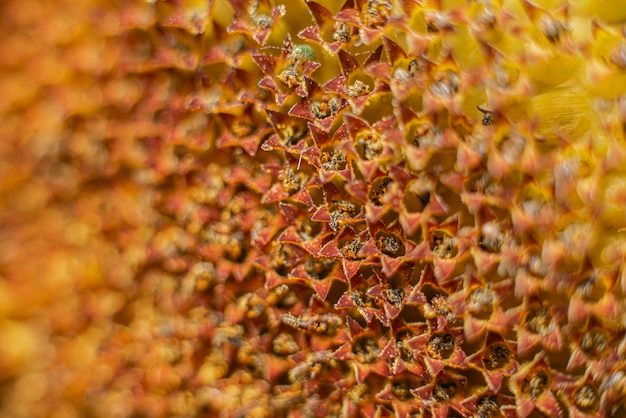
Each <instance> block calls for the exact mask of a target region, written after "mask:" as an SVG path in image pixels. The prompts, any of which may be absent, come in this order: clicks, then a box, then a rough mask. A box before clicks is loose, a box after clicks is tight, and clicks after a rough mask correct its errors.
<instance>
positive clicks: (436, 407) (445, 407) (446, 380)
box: [411, 369, 468, 418]
mask: <svg viewBox="0 0 626 418" xmlns="http://www.w3.org/2000/svg"><path fill="white" fill-rule="evenodd" d="M466 384H467V378H466V377H464V376H461V375H459V374H456V373H455V372H453V371H451V370H448V369H443V370H440V371H439V372H437V373H436V375H435V376H433V382H432V383H429V384H427V385H424V386H422V387H421V388H417V389H413V390H411V392H412V393H413V394H414V395H415V396H417V397H419V398H421V402H422V407H423V409H424V410H428V411H430V413H431V414H432V416H433V417H434V418H445V417H447V416H448V414H449V413H450V412H451V411H455V412H456V413H457V414H461V416H467V413H468V411H467V410H466V409H465V407H464V406H463V400H464V399H465V391H464V390H463V388H464V386H465V385H466Z"/></svg>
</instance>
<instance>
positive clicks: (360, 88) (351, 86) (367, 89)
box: [322, 51, 389, 114]
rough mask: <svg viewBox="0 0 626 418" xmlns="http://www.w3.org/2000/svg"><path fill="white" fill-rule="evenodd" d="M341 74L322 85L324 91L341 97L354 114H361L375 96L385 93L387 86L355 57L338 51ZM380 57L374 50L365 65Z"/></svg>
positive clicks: (371, 63) (387, 89)
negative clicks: (364, 68) (363, 67)
mask: <svg viewBox="0 0 626 418" xmlns="http://www.w3.org/2000/svg"><path fill="white" fill-rule="evenodd" d="M338 57H339V64H340V65H341V74H340V75H338V76H337V77H335V78H333V79H331V80H329V81H328V82H327V83H326V84H324V86H323V87H322V88H323V89H324V91H327V92H331V93H335V94H338V95H340V96H341V97H343V98H344V99H345V100H346V101H347V102H348V103H350V106H351V108H352V112H354V113H355V114H361V113H362V112H363V109H364V108H365V107H366V106H367V105H368V104H369V103H370V102H372V101H373V100H374V98H375V97H377V96H379V95H382V94H384V93H387V92H388V91H389V86H388V85H387V84H386V83H384V82H383V81H381V80H379V79H378V78H376V77H375V76H373V75H372V74H369V72H368V71H367V70H363V69H362V68H361V65H360V64H359V61H358V60H357V59H356V57H354V56H352V55H350V54H349V53H348V52H345V51H339V53H338ZM378 59H380V53H378V52H374V54H372V55H371V56H370V57H369V58H368V59H367V60H366V61H365V64H366V65H373V64H374V63H375V62H376V61H377V60H378Z"/></svg>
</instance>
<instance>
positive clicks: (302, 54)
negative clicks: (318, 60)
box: [288, 45, 315, 62]
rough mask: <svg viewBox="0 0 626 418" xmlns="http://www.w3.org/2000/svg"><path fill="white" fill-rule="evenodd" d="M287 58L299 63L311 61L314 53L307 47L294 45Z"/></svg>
mask: <svg viewBox="0 0 626 418" xmlns="http://www.w3.org/2000/svg"><path fill="white" fill-rule="evenodd" d="M288 57H289V58H291V59H293V60H298V61H301V62H306V61H312V60H314V59H315V52H313V48H311V47H310V46H309V45H294V46H293V48H292V49H291V53H290V54H289V55H288Z"/></svg>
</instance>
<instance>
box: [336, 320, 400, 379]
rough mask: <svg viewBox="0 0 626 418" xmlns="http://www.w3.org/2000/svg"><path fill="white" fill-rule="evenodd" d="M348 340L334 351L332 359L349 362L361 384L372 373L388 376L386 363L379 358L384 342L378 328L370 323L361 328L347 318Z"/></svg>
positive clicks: (375, 324) (373, 323) (374, 323)
mask: <svg viewBox="0 0 626 418" xmlns="http://www.w3.org/2000/svg"><path fill="white" fill-rule="evenodd" d="M347 322H348V326H349V340H348V341H347V342H346V343H345V344H343V345H342V346H341V347H339V348H338V349H337V351H335V353H334V354H333V357H334V358H336V359H339V360H349V361H350V363H351V364H352V367H353V368H354V375H355V379H356V381H357V382H358V383H361V382H363V381H364V380H365V378H366V377H367V376H368V375H369V374H370V373H372V372H374V373H376V374H378V375H380V376H389V375H390V371H389V367H388V365H387V362H386V361H385V360H384V359H383V358H381V356H380V351H381V349H382V347H383V344H384V341H381V340H380V331H379V329H380V327H379V326H378V324H377V323H376V322H372V323H370V324H369V325H368V327H367V328H363V327H362V326H361V325H359V324H358V323H357V322H356V321H354V320H353V319H352V318H350V317H348V318H347Z"/></svg>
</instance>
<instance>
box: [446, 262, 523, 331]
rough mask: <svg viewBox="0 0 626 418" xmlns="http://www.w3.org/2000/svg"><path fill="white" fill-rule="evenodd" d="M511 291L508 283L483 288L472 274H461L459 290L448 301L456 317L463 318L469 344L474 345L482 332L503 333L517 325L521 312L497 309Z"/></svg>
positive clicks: (510, 309) (515, 309)
mask: <svg viewBox="0 0 626 418" xmlns="http://www.w3.org/2000/svg"><path fill="white" fill-rule="evenodd" d="M512 290H513V281H512V280H502V281H500V282H497V283H491V282H488V283H486V284H485V283H483V282H482V281H481V280H479V279H477V278H476V277H475V276H474V275H473V274H471V273H469V274H467V273H466V274H465V279H464V285H463V290H461V291H459V292H457V293H454V294H452V295H450V297H449V299H448V300H449V303H450V304H451V305H452V306H454V307H455V313H456V314H457V315H463V314H464V318H463V328H464V330H465V337H466V338H467V339H468V340H469V341H476V340H477V339H479V338H480V337H482V336H483V335H484V333H485V332H486V331H493V332H496V333H504V332H506V331H507V330H509V329H511V327H512V326H513V324H515V323H517V321H518V320H519V318H520V311H521V309H520V308H509V309H506V310H504V309H503V308H502V307H501V306H500V305H501V303H502V301H504V299H505V298H506V297H507V296H508V295H509V294H510V293H511V292H512Z"/></svg>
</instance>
